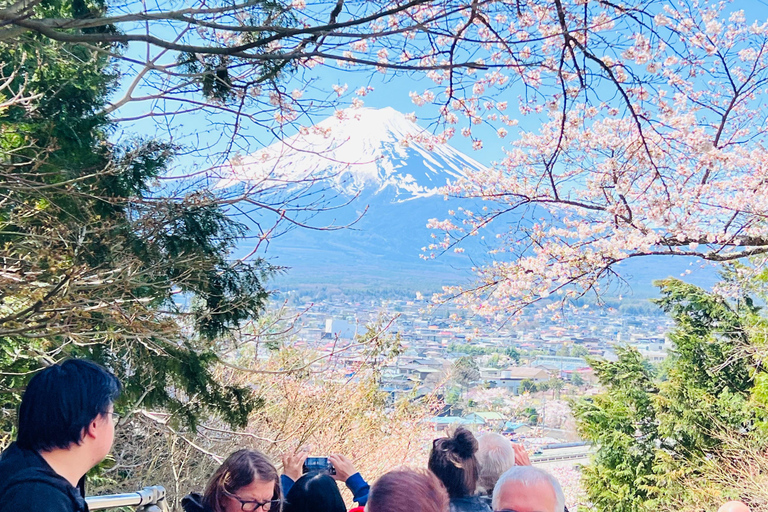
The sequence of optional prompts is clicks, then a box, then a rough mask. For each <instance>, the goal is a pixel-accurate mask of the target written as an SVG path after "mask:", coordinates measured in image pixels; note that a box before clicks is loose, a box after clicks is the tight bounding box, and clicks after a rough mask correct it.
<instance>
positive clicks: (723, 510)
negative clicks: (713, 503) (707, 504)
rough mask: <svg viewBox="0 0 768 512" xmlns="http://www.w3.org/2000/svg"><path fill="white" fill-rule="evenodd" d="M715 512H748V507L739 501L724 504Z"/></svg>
mask: <svg viewBox="0 0 768 512" xmlns="http://www.w3.org/2000/svg"><path fill="white" fill-rule="evenodd" d="M717 512H750V510H749V507H748V506H746V505H745V504H744V503H742V502H740V501H729V502H728V503H724V504H723V506H721V507H720V508H719V509H717Z"/></svg>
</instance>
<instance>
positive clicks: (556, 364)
mask: <svg viewBox="0 0 768 512" xmlns="http://www.w3.org/2000/svg"><path fill="white" fill-rule="evenodd" d="M531 366H534V367H536V368H544V369H547V370H550V371H558V372H562V371H566V370H578V369H579V368H588V367H589V364H587V360H586V359H584V358H583V357H565V356H539V357H537V358H536V359H535V360H534V361H533V362H532V363H531Z"/></svg>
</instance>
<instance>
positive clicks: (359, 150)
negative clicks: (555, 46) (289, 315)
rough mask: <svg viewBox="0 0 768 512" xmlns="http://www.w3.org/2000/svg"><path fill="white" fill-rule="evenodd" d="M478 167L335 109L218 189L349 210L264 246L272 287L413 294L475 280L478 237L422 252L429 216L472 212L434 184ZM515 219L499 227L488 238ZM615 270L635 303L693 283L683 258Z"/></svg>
mask: <svg viewBox="0 0 768 512" xmlns="http://www.w3.org/2000/svg"><path fill="white" fill-rule="evenodd" d="M484 169H485V167H484V165H483V164H481V163H479V162H477V161H476V160H474V159H472V158H471V157H469V156H467V155H465V154H463V153H461V152H460V151H458V150H456V149H455V148H453V147H451V146H450V145H448V144H447V143H446V142H445V140H444V139H442V138H441V137H439V136H435V135H432V133H431V132H429V131H428V130H426V129H424V128H422V127H420V126H419V125H417V124H416V123H415V122H413V121H412V120H410V119H409V118H408V117H407V116H406V115H404V114H402V113H400V112H398V111H396V110H395V109H393V108H390V107H387V108H383V109H371V108H359V109H347V110H342V111H338V112H337V113H336V115H334V116H332V117H329V118H327V119H325V120H323V121H321V122H319V123H318V124H316V125H314V126H312V127H309V128H302V129H301V130H300V131H299V133H297V134H296V135H294V136H293V137H290V138H287V139H284V140H282V141H279V142H277V143H275V144H273V145H271V146H269V147H267V148H264V149H262V150H260V151H258V152H256V153H253V154H250V155H248V156H246V157H243V158H241V159H239V160H238V161H237V162H233V163H232V175H231V177H230V178H229V179H228V180H227V181H226V182H224V183H223V184H222V185H221V186H237V185H244V186H245V187H246V188H247V187H248V185H249V184H257V187H258V188H262V189H263V188H266V189H270V188H274V189H277V190H283V192H284V194H293V195H295V196H302V197H303V198H304V199H305V202H307V201H308V202H314V203H315V204H318V205H322V204H326V203H328V202H335V204H344V203H346V204H344V206H343V207H341V208H338V209H330V210H327V209H323V208H319V210H318V212H317V213H316V215H315V216H314V217H312V218H311V219H310V222H309V223H311V224H312V225H314V226H344V225H347V224H350V223H352V226H351V227H348V228H344V229H338V230H312V229H306V228H297V229H293V230H290V231H288V232H286V233H284V234H283V235H281V236H278V237H276V238H274V239H272V240H271V241H270V242H269V244H268V246H267V249H266V252H265V253H264V254H263V256H265V257H266V258H267V259H268V260H269V261H270V262H271V263H273V264H275V265H278V266H283V267H286V268H287V272H285V273H284V274H282V275H280V276H279V277H277V278H276V280H275V284H276V285H277V286H278V287H279V288H281V289H284V290H287V289H299V290H301V289H308V290H314V291H317V290H319V289H322V290H325V291H326V292H328V293H337V292H342V293H346V292H350V291H355V292H367V293H377V292H395V293H397V294H405V295H410V296H413V294H414V293H415V292H416V291H422V292H431V291H435V290H439V289H440V287H441V286H443V285H450V284H466V283H468V282H471V280H472V278H473V275H472V273H471V268H472V267H473V266H476V265H477V263H476V262H473V261H472V260H471V258H470V256H469V255H479V254H481V253H482V252H483V248H484V247H483V246H484V244H485V242H484V240H483V239H482V237H473V239H472V240H470V241H468V242H470V244H469V245H464V247H465V248H466V249H467V251H466V252H465V253H460V254H456V253H453V252H451V253H445V254H443V255H440V256H439V257H438V258H437V259H434V260H424V259H423V258H421V257H420V255H421V254H422V253H423V252H425V251H423V250H422V248H423V247H424V246H427V245H429V244H430V243H431V242H432V241H433V238H432V236H433V233H434V231H433V230H430V229H428V228H427V227H426V225H427V220H428V219H431V218H435V217H437V218H440V219H443V218H445V217H446V216H447V212H448V210H449V209H454V210H455V209H458V207H460V206H464V207H466V208H469V209H473V210H475V211H476V209H477V208H478V204H477V202H476V201H470V200H462V199H455V198H451V199H449V200H448V201H446V200H445V199H444V197H443V195H442V194H441V193H440V191H439V189H440V187H442V186H444V185H445V184H446V183H448V182H449V181H451V180H455V179H457V178H461V177H463V176H465V174H466V173H467V172H468V171H482V170H484ZM286 187H287V188H286ZM286 191H287V192H286ZM499 220H500V219H499ZM520 220H521V219H519V218H514V219H507V221H508V222H507V223H504V224H502V222H499V221H497V223H496V224H497V225H495V226H493V230H494V231H493V232H491V231H489V233H488V234H487V236H488V237H489V238H490V237H492V236H493V235H494V233H495V232H496V231H497V230H505V229H507V228H511V226H512V225H513V224H512V223H517V222H518V221H520ZM437 236H440V234H439V233H438V234H437ZM619 268H621V273H622V275H623V277H625V278H627V279H628V281H629V282H630V283H631V285H632V289H633V291H632V293H633V294H634V295H635V296H636V297H638V298H639V297H648V296H654V295H656V289H655V288H653V287H652V286H651V281H652V280H654V279H660V278H664V277H667V276H668V275H672V276H678V277H679V276H681V275H686V276H687V277H686V280H689V281H690V280H693V281H694V282H696V281H698V279H695V278H696V277H697V276H688V275H687V274H688V272H690V270H689V269H691V268H694V269H695V268H696V267H695V266H693V267H692V266H691V262H690V260H687V259H682V258H680V259H678V258H670V257H653V258H639V259H636V260H635V261H627V262H624V263H622V265H620V267H619ZM712 275H713V273H712V272H711V270H710V271H707V272H705V273H704V275H703V276H702V277H703V282H702V283H697V284H701V285H704V286H706V285H708V284H711V283H712V282H713V279H712ZM692 278H693V279H692ZM624 291H625V292H626V290H624Z"/></svg>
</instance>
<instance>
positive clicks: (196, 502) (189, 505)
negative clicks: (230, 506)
mask: <svg viewBox="0 0 768 512" xmlns="http://www.w3.org/2000/svg"><path fill="white" fill-rule="evenodd" d="M181 508H183V509H184V512H211V511H210V510H208V509H207V508H205V507H204V506H203V497H202V496H200V495H199V494H197V493H196V492H193V493H192V494H187V495H186V496H184V498H183V499H182V500H181Z"/></svg>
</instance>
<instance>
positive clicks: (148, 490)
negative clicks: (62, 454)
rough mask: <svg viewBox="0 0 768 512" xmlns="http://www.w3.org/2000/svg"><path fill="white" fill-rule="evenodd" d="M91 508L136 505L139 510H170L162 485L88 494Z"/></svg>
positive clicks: (89, 507) (148, 511)
mask: <svg viewBox="0 0 768 512" xmlns="http://www.w3.org/2000/svg"><path fill="white" fill-rule="evenodd" d="M85 501H86V503H88V509H89V510H105V509H109V508H118V507H136V510H137V512H168V504H167V503H166V502H165V488H164V487H163V486H161V485H153V486H151V487H145V488H143V489H142V490H140V491H136V492H128V493H124V494H107V495H105V496H87V497H86V498H85Z"/></svg>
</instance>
